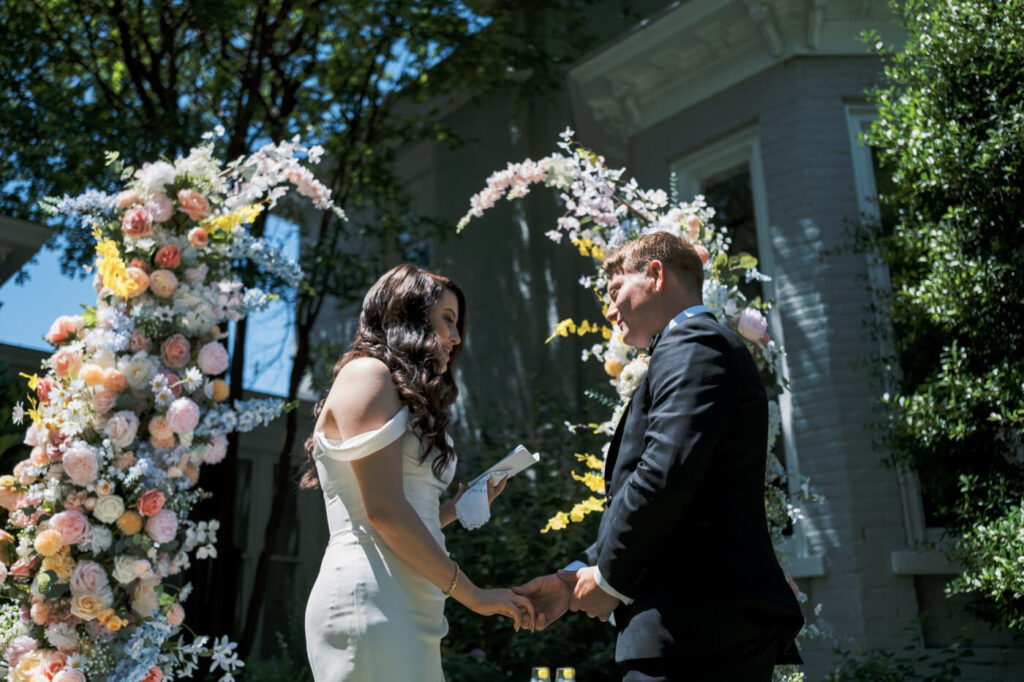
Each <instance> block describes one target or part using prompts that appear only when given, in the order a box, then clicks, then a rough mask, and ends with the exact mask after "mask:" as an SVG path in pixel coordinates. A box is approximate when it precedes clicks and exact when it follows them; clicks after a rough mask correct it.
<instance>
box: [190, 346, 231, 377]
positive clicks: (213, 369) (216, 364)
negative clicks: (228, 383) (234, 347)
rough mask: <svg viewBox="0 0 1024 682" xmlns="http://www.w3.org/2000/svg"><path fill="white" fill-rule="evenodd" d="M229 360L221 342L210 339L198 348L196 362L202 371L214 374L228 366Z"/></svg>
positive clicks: (219, 372)
mask: <svg viewBox="0 0 1024 682" xmlns="http://www.w3.org/2000/svg"><path fill="white" fill-rule="evenodd" d="M229 361H230V358H229V357H228V351H227V349H226V348H224V346H223V345H222V344H220V343H217V342H216V341H211V342H210V343H208V344H206V345H205V346H203V347H202V348H200V349H199V357H198V359H197V360H196V363H197V364H198V365H199V369H201V370H203V372H205V373H206V374H209V375H211V376H215V375H217V374H221V373H222V372H224V371H225V370H226V369H227V368H228V362H229Z"/></svg>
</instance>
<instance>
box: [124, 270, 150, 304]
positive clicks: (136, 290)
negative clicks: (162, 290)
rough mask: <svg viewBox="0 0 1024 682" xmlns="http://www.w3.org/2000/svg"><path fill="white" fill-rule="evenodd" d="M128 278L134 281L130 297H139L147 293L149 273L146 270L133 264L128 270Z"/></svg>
mask: <svg viewBox="0 0 1024 682" xmlns="http://www.w3.org/2000/svg"><path fill="white" fill-rule="evenodd" d="M126 274H127V275H128V278H129V279H131V281H132V289H131V293H129V294H128V298H137V297H139V296H142V294H144V293H146V289H148V288H149V275H147V274H146V271H145V270H143V269H142V268H140V267H135V266H132V267H130V268H128V269H127V270H126Z"/></svg>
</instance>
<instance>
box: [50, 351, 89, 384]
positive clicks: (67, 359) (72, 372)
mask: <svg viewBox="0 0 1024 682" xmlns="http://www.w3.org/2000/svg"><path fill="white" fill-rule="evenodd" d="M50 362H51V364H52V365H53V373H54V374H56V375H57V376H59V377H62V378H63V377H69V376H70V377H73V376H76V375H77V374H78V370H80V369H81V368H82V355H81V354H80V353H79V352H78V351H76V350H71V349H70V348H61V349H60V350H59V351H57V352H56V353H54V354H53V357H52V358H51V359H50Z"/></svg>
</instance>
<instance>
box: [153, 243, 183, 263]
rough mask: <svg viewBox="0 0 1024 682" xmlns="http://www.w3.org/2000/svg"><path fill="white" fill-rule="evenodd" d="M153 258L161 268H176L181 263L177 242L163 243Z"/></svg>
mask: <svg viewBox="0 0 1024 682" xmlns="http://www.w3.org/2000/svg"><path fill="white" fill-rule="evenodd" d="M153 260H154V261H155V262H156V264H157V265H159V266H160V267H162V268H176V267H178V266H179V265H181V249H179V248H178V245H177V244H164V245H163V246H161V247H160V250H159V251H157V252H156V256H155V257H154V258H153Z"/></svg>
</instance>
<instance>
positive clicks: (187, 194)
mask: <svg viewBox="0 0 1024 682" xmlns="http://www.w3.org/2000/svg"><path fill="white" fill-rule="evenodd" d="M178 204H179V205H180V206H181V210H182V211H184V212H185V213H187V214H188V217H189V218H191V219H192V220H202V219H203V218H205V217H206V216H208V215H210V202H208V201H207V200H206V198H205V197H204V196H203V195H202V194H200V193H199V192H197V191H195V190H194V189H182V190H178Z"/></svg>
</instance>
